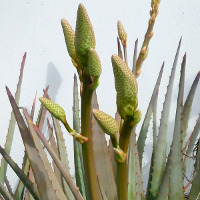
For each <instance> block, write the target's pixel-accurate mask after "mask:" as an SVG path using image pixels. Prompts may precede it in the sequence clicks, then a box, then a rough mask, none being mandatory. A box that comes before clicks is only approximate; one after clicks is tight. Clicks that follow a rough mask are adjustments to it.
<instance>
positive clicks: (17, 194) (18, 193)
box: [14, 158, 30, 199]
mask: <svg viewBox="0 0 200 200" xmlns="http://www.w3.org/2000/svg"><path fill="white" fill-rule="evenodd" d="M29 168H30V162H29V159H28V158H27V159H26V162H25V165H24V167H23V172H24V174H25V175H26V176H27V175H28V172H29ZM23 190H24V183H23V182H22V181H21V180H20V181H19V184H18V185H17V189H16V190H15V194H14V198H15V199H20V197H21V196H22V193H23Z"/></svg>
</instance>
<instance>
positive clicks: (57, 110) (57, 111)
mask: <svg viewBox="0 0 200 200" xmlns="http://www.w3.org/2000/svg"><path fill="white" fill-rule="evenodd" d="M39 100H40V102H41V103H42V104H43V105H44V107H45V108H46V109H47V110H48V111H49V112H50V113H51V114H52V115H53V116H54V117H55V118H56V119H58V120H60V121H61V122H62V123H65V122H66V115H65V111H64V110H63V108H62V107H61V106H59V105H58V104H56V103H54V102H53V101H51V100H49V99H47V98H44V97H40V98H39Z"/></svg>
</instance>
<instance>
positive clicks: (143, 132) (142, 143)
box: [137, 63, 164, 163]
mask: <svg viewBox="0 0 200 200" xmlns="http://www.w3.org/2000/svg"><path fill="white" fill-rule="evenodd" d="M163 69H164V63H163V65H162V67H161V69H160V72H159V75H158V78H157V81H156V85H155V87H154V90H153V94H152V96H151V100H150V102H149V106H148V108H147V112H146V115H145V118H144V121H143V124H142V127H141V130H140V134H139V137H138V142H137V143H138V152H139V160H140V163H142V156H143V152H144V146H145V141H146V138H147V133H148V128H149V125H150V121H151V115H152V112H153V104H154V97H155V95H156V93H157V92H158V90H159V86H160V82H161V78H162V73H163Z"/></svg>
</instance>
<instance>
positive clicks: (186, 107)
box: [183, 72, 200, 147]
mask: <svg viewBox="0 0 200 200" xmlns="http://www.w3.org/2000/svg"><path fill="white" fill-rule="evenodd" d="M199 77H200V72H198V74H197V75H196V78H195V79H194V82H193V84H192V87H191V89H190V91H189V94H188V96H187V99H186V101H185V103H184V107H183V147H184V146H185V137H186V135H187V128H188V122H189V118H190V112H191V108H192V103H193V99H194V95H195V92H196V89H197V85H198V82H199Z"/></svg>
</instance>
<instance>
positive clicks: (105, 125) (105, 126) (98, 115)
mask: <svg viewBox="0 0 200 200" xmlns="http://www.w3.org/2000/svg"><path fill="white" fill-rule="evenodd" d="M93 115H94V117H95V119H96V120H97V122H98V124H99V126H100V127H101V129H102V130H103V131H104V132H105V133H107V134H108V135H110V136H111V137H113V138H114V137H116V134H117V133H118V132H119V128H118V125H117V122H116V120H115V119H114V118H112V117H111V116H110V115H108V114H106V113H104V112H103V111H100V110H98V109H94V110H93Z"/></svg>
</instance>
